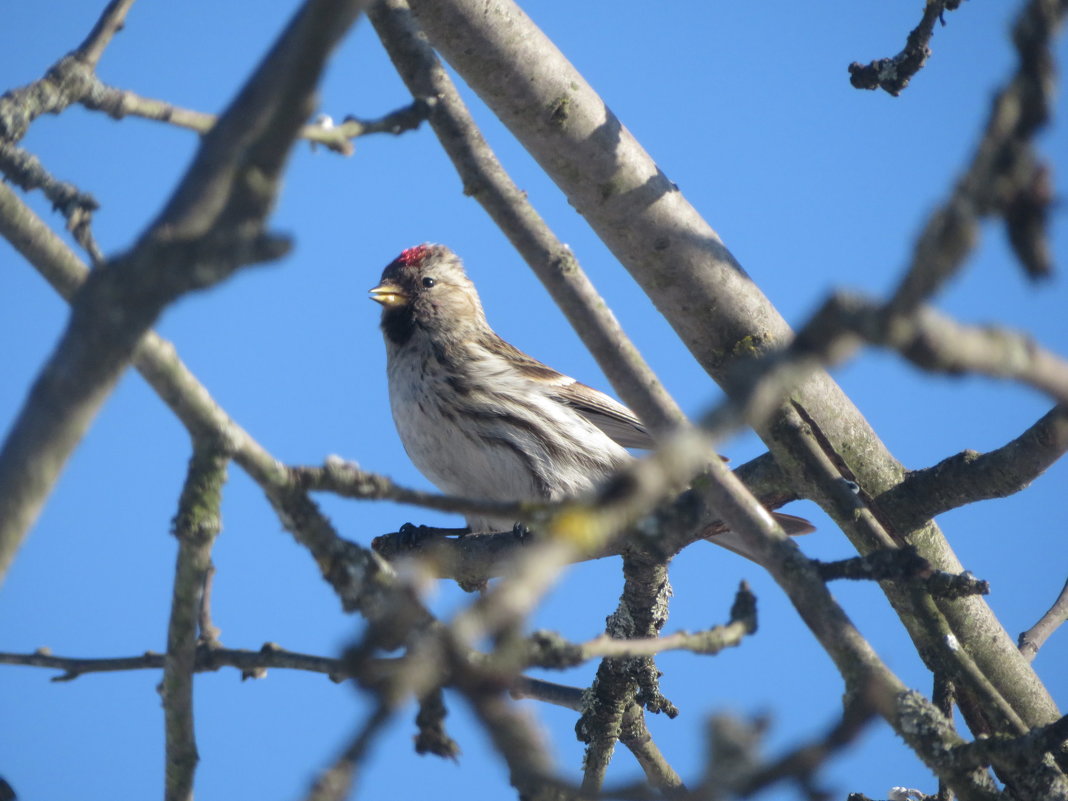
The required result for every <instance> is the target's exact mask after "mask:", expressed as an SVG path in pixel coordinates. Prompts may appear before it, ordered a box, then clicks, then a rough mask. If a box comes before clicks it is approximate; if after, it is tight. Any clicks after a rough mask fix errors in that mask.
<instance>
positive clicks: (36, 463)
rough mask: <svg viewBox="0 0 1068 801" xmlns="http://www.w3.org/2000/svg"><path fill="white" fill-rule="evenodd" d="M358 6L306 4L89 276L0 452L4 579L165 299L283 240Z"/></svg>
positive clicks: (350, 0) (274, 252)
mask: <svg viewBox="0 0 1068 801" xmlns="http://www.w3.org/2000/svg"><path fill="white" fill-rule="evenodd" d="M358 8H359V4H358V2H356V1H355V0H309V2H308V3H307V5H305V6H304V8H303V9H302V11H301V12H300V13H298V15H297V16H296V17H295V19H294V20H293V22H292V23H291V25H290V27H289V28H288V29H287V31H286V33H285V34H284V35H283V36H282V37H281V39H280V40H279V42H278V44H277V45H276V46H275V47H274V49H273V50H272V51H271V53H270V54H269V55H268V56H267V58H266V59H265V61H264V62H263V64H262V65H261V66H260V68H259V69H258V70H257V71H256V73H254V75H253V77H252V78H251V79H250V80H249V82H248V83H247V84H246V86H245V88H244V89H243V90H242V91H241V93H240V94H239V95H238V97H237V99H236V100H235V101H234V102H233V104H232V105H231V106H230V108H229V109H228V110H227V112H226V113H225V114H224V115H223V116H222V118H220V121H219V123H218V124H217V125H216V126H215V128H213V129H212V131H211V133H210V134H208V136H206V137H205V139H204V141H203V144H202V146H201V148H200V151H199V152H198V155H197V157H196V158H195V160H194V162H193V164H192V166H191V167H190V169H189V171H188V172H187V173H186V176H185V177H184V178H183V180H182V181H181V183H180V184H179V185H178V187H177V189H176V191H175V193H174V195H173V196H172V198H171V200H170V202H169V203H168V204H167V206H166V207H165V208H164V210H163V212H162V213H161V214H160V216H159V217H158V218H157V220H156V221H155V222H154V223H153V224H152V225H151V226H150V228H149V230H148V231H147V232H146V233H145V234H144V235H143V236H142V237H141V239H140V241H139V242H138V243H137V245H136V246H135V247H134V248H133V250H131V251H130V252H129V253H127V254H126V255H124V256H121V257H119V258H117V259H116V260H114V261H112V262H110V263H109V264H108V265H107V266H106V267H103V268H101V269H98V270H95V271H94V272H93V273H92V274H91V276H90V277H89V279H88V280H87V281H86V282H85V286H83V287H82V289H81V290H80V292H79V294H78V297H77V298H76V299H75V302H74V306H73V308H72V311H71V318H70V324H69V326H68V328H67V330H66V332H65V333H64V335H63V337H62V339H61V340H60V343H59V345H58V346H57V348H56V350H55V352H54V353H53V355H52V357H51V358H50V359H49V361H48V363H47V364H46V365H45V367H44V368H43V369H42V371H41V373H40V375H39V377H38V379H37V381H36V383H35V384H34V387H33V389H32V390H31V392H30V396H29V398H28V399H27V401H26V404H25V405H24V406H23V409H22V411H21V413H20V414H19V416H18V417H17V419H16V421H15V423H14V426H13V428H12V430H11V432H10V434H9V435H8V437H7V439H6V441H5V443H4V446H3V449H2V450H0V577H2V576H4V575H5V574H6V572H7V569H8V567H9V566H10V564H11V561H12V559H14V556H15V551H16V550H17V549H18V546H19V545H20V544H21V542H22V539H23V537H25V535H26V533H27V532H28V530H29V529H30V527H31V526H32V525H33V522H34V521H35V520H36V518H37V515H38V513H39V512H40V509H41V507H42V506H43V504H44V501H45V499H46V497H47V496H48V494H49V492H50V490H51V488H52V485H53V484H54V482H55V480H56V478H57V477H58V475H59V473H60V471H61V470H62V467H63V465H64V463H65V462H66V460H67V458H68V457H69V456H70V454H71V452H72V451H73V450H74V448H75V446H76V445H77V444H78V442H79V441H80V440H81V437H82V435H83V434H84V433H85V431H86V430H87V429H88V427H89V424H90V422H91V421H92V419H93V417H94V416H95V414H96V412H97V410H98V409H99V408H100V406H101V405H102V404H103V402H104V400H105V399H106V397H107V396H108V395H109V394H110V391H111V388H112V387H113V386H114V385H115V383H116V382H117V381H118V378H119V376H120V375H121V373H122V371H123V369H124V368H125V366H126V364H127V363H128V361H129V360H130V359H131V357H132V356H133V352H134V349H135V348H136V346H137V343H138V341H139V340H140V338H141V336H142V335H143V334H144V333H145V332H146V331H147V330H148V328H149V327H150V326H151V325H152V324H153V322H154V321H155V320H156V318H157V317H158V316H159V314H160V313H161V312H162V311H163V309H164V308H165V307H166V306H167V304H169V303H170V302H172V301H173V300H174V299H175V298H177V297H179V296H180V295H182V294H184V293H186V292H188V291H191V290H193V289H198V288H204V287H207V286H210V285H212V284H214V283H216V282H218V281H220V280H223V279H224V278H226V277H227V276H229V275H230V274H231V273H232V272H234V271H235V270H236V269H238V268H239V267H241V266H243V265H246V264H250V263H254V262H258V261H264V260H269V259H273V258H277V257H278V256H280V255H281V254H282V253H284V252H285V250H286V249H287V248H288V244H287V243H285V241H284V240H281V239H278V238H275V237H272V236H270V235H268V234H266V233H265V231H264V222H265V219H266V216H267V214H268V212H269V211H270V208H271V205H272V203H273V202H274V197H275V194H276V192H277V190H278V185H279V184H278V181H279V179H280V177H281V170H282V167H283V165H284V163H285V159H286V156H287V155H288V152H289V150H290V148H291V146H292V143H293V140H294V138H295V136H296V134H297V132H298V130H299V128H300V126H301V125H302V124H303V122H304V120H305V119H306V117H307V115H308V114H309V113H310V111H311V107H312V102H313V99H314V89H315V85H316V83H317V82H318V79H319V75H320V73H321V71H322V68H323V65H324V64H325V61H326V56H327V54H328V53H329V51H330V50H331V49H332V47H333V45H334V44H335V43H336V42H337V41H338V40H339V38H340V37H341V36H342V35H343V33H344V32H345V30H347V28H348V25H349V23H351V21H352V20H353V18H354V17H355V14H356V12H357V10H358Z"/></svg>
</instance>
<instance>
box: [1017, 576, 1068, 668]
mask: <svg viewBox="0 0 1068 801" xmlns="http://www.w3.org/2000/svg"><path fill="white" fill-rule="evenodd" d="M1065 621H1068V581H1066V582H1065V584H1064V587H1062V588H1061V593H1060V595H1058V596H1057V600H1056V601H1054V602H1053V606H1051V607H1050V608H1049V609H1048V610H1047V611H1046V614H1044V615H1042V617H1040V618H1039V619H1038V622H1037V623H1035V625H1033V626H1032V627H1031V628H1029V629H1028V630H1027V631H1025V632H1024V633H1023V634H1021V635H1020V651H1021V652H1022V653H1023V655H1024V656H1026V657H1027V658H1028V659H1034V658H1035V656H1036V655H1037V654H1038V649H1039V648H1041V647H1042V646H1043V644H1044V643H1045V642H1046V640H1048V639H1049V635H1051V634H1052V633H1053V632H1055V631H1056V630H1057V629H1058V628H1059V627H1060V626H1061V625H1062V624H1063V623H1064V622H1065Z"/></svg>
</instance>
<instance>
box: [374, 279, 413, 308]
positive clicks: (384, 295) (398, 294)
mask: <svg viewBox="0 0 1068 801" xmlns="http://www.w3.org/2000/svg"><path fill="white" fill-rule="evenodd" d="M370 292H371V300H373V301H376V302H377V303H381V304H382V305H383V306H385V307H386V308H387V309H389V308H392V307H394V306H401V305H403V304H405V303H407V302H408V296H407V295H405V294H404V292H402V291H401V288H400V287H399V286H397V285H396V284H388V283H383V284H379V285H378V286H376V287H375V288H374V289H372V290H370Z"/></svg>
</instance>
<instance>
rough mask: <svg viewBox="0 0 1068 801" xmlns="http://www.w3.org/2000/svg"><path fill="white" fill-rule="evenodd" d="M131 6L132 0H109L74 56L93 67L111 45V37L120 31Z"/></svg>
mask: <svg viewBox="0 0 1068 801" xmlns="http://www.w3.org/2000/svg"><path fill="white" fill-rule="evenodd" d="M133 4H134V0H111V2H110V3H108V5H107V8H105V9H104V13H103V14H101V15H100V19H99V20H97V23H96V25H94V26H93V30H91V31H90V32H89V35H88V36H87V37H85V41H84V42H82V43H81V45H79V47H78V49H77V50H75V51H74V54H75V55H76V56H77V57H78V58H80V59H81V60H82V61H84V62H85V63H86V64H87V65H88V66H90V67H95V66H96V65H97V63H98V62H99V61H100V57H101V56H102V55H103V54H104V49H105V48H106V47H107V46H108V45H109V44H110V43H111V39H112V37H114V36H115V34H116V33H118V32H119V31H121V30H122V28H123V25H125V23H126V14H127V12H129V10H130V7H131V6H132V5H133Z"/></svg>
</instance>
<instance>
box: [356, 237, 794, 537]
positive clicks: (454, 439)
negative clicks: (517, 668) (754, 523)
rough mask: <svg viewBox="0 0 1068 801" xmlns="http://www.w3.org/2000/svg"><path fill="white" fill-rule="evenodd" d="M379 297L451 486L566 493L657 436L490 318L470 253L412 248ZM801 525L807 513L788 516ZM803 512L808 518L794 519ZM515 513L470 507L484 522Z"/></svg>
mask: <svg viewBox="0 0 1068 801" xmlns="http://www.w3.org/2000/svg"><path fill="white" fill-rule="evenodd" d="M371 298H372V299H373V300H376V301H378V302H379V303H381V304H382V306H383V307H384V308H383V310H382V331H383V333H384V334H385V341H386V357H387V373H388V375H389V400H390V406H391V407H392V410H393V420H394V422H395V423H396V426H397V431H398V433H399V434H400V438H401V441H402V442H403V443H404V448H405V450H406V451H407V452H408V456H410V457H411V459H412V461H413V462H414V463H415V466H416V467H418V468H419V470H420V471H421V472H422V473H423V474H424V475H425V476H426V477H427V478H429V479H430V480H431V481H432V482H434V484H435V485H437V487H438V488H439V489H441V490H442V491H443V492H446V493H448V494H450V495H461V496H466V497H476V498H485V499H489V500H500V501H515V500H549V501H555V500H560V499H563V498H567V497H571V496H574V495H579V494H582V493H584V492H587V491H589V490H590V489H591V488H593V487H594V486H596V485H597V484H598V483H600V482H601V481H603V480H604V479H605V478H607V477H608V476H609V475H611V474H612V473H614V472H615V471H616V470H617V469H619V468H620V467H621V466H623V465H625V464H626V463H627V462H628V461H629V460H630V459H631V458H633V457H631V456H630V454H629V453H628V452H627V451H626V448H650V447H652V446H653V441H652V439H651V438H650V436H649V434H648V432H647V431H646V430H645V428H644V426H642V424H641V422H640V421H639V420H638V418H637V417H635V416H634V414H633V413H632V412H631V411H630V410H629V409H628V408H627V407H625V406H623V405H622V404H620V403H618V402H617V401H615V400H613V399H612V398H610V397H609V396H608V395H605V394H604V393H603V392H599V391H597V390H596V389H593V388H591V387H588V386H586V385H585V384H582V383H579V382H578V381H576V380H575V379H573V378H570V377H569V376H566V375H563V374H561V373H558V372H557V371H556V370H553V369H552V368H551V367H547V366H545V365H544V364H542V363H541V362H539V361H537V360H535V359H533V358H531V357H530V356H527V355H526V354H525V353H523V352H522V351H520V350H518V349H517V348H515V347H513V346H511V345H509V344H508V343H507V342H505V341H504V340H503V339H501V338H500V337H499V336H497V334H496V333H494V331H493V329H492V328H490V325H489V323H488V322H487V321H486V315H485V313H484V312H483V311H482V303H481V302H480V301H479V298H478V293H477V292H476V291H475V286H474V284H472V283H471V280H470V279H469V278H468V277H467V274H466V273H465V272H464V269H463V265H462V263H461V261H460V259H459V257H458V256H457V255H456V254H455V253H453V252H452V251H451V250H449V249H448V248H447V247H445V246H443V245H431V244H424V245H418V246H417V247H413V248H409V249H408V250H405V251H404V252H403V253H401V254H400V256H398V257H397V258H396V259H395V260H394V261H392V262H391V263H390V264H389V265H388V266H387V267H386V269H385V271H384V272H383V273H382V280H381V282H380V283H379V284H378V286H376V287H375V288H374V289H372V290H371ZM776 516H777V517H778V518H780V521H781V522H783V523H784V524H786V525H787V526H788V528H793V529H794V530H795V531H796V532H797V533H800V529H801V528H804V529H805V530H811V526H810V525H809V524H808V522H807V521H803V520H801V519H800V518H796V517H793V516H791V515H776ZM791 521H796V522H793V523H792V522H791ZM514 522H515V521H513V520H509V519H505V518H500V517H490V516H484V515H477V514H472V515H468V516H467V524H468V526H470V529H471V531H472V532H473V533H484V532H489V531H507V530H510V529H511V528H512V526H513V524H514Z"/></svg>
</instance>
